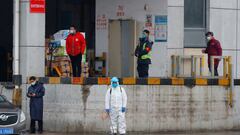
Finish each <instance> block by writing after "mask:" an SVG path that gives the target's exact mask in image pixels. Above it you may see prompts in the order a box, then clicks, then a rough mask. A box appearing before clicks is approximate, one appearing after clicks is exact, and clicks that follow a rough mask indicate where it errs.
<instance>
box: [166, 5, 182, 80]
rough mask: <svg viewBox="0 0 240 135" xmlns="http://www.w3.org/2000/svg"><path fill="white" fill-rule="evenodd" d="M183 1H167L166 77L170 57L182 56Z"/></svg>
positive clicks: (169, 67)
mask: <svg viewBox="0 0 240 135" xmlns="http://www.w3.org/2000/svg"><path fill="white" fill-rule="evenodd" d="M183 41H184V0H168V46H167V54H168V55H166V56H165V57H164V59H167V65H168V66H167V71H168V74H167V75H168V76H170V75H171V55H183V54H184V45H183V43H184V42H183Z"/></svg>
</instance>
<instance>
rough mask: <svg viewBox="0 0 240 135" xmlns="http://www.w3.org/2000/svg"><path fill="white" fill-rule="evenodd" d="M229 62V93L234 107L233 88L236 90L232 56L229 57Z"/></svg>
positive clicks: (230, 103)
mask: <svg viewBox="0 0 240 135" xmlns="http://www.w3.org/2000/svg"><path fill="white" fill-rule="evenodd" d="M228 62H229V63H228V64H229V76H230V77H229V80H230V95H229V105H230V107H233V90H234V79H233V66H232V57H231V56H229V57H228Z"/></svg>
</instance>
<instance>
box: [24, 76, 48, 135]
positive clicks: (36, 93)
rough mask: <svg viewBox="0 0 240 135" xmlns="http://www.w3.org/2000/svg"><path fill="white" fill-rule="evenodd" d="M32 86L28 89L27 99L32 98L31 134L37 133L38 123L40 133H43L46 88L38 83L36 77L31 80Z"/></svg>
mask: <svg viewBox="0 0 240 135" xmlns="http://www.w3.org/2000/svg"><path fill="white" fill-rule="evenodd" d="M29 82H30V83H31V86H30V87H29V88H28V92H27V97H29V98H30V118H31V124H30V133H35V132H36V129H35V123H36V121H38V132H39V133H40V134H41V133H42V132H43V96H44V95H45V88H44V86H43V84H42V83H40V82H38V81H37V79H36V77H35V76H31V77H30V79H29Z"/></svg>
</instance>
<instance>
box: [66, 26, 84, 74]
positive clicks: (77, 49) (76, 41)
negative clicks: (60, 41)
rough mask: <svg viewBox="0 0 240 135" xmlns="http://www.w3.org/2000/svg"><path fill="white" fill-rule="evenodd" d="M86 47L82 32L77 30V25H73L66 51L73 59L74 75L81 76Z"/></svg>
mask: <svg viewBox="0 0 240 135" xmlns="http://www.w3.org/2000/svg"><path fill="white" fill-rule="evenodd" d="M85 48H86V41H85V39H84V37H83V35H82V34H81V33H80V32H77V30H76V27H75V26H73V25H72V26H71V27H70V29H69V35H68V37H67V39H66V51H67V54H68V56H69V57H70V59H71V63H72V72H73V77H80V76H81V73H82V68H81V63H82V55H83V54H84V52H85Z"/></svg>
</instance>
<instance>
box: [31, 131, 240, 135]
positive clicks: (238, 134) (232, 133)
mask: <svg viewBox="0 0 240 135" xmlns="http://www.w3.org/2000/svg"><path fill="white" fill-rule="evenodd" d="M27 135H109V134H106V133H101V134H94V133H88V134H85V133H78V134H77V133H75V134H66V133H47V132H44V133H43V134H27ZM127 135H240V131H226V132H225V131H224V132H220V131H218V132H204V133H154V134H147V133H142V134H141V133H128V134H127Z"/></svg>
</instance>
